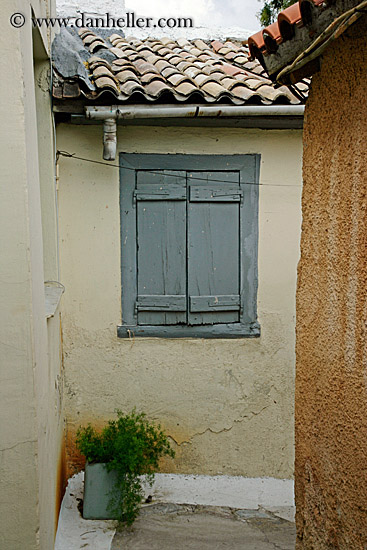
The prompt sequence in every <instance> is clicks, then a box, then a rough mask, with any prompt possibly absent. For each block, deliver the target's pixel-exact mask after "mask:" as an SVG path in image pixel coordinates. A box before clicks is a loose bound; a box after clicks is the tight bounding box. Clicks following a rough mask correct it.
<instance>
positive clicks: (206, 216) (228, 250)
mask: <svg viewBox="0 0 367 550" xmlns="http://www.w3.org/2000/svg"><path fill="white" fill-rule="evenodd" d="M188 193H189V196H188V201H189V202H188V221H187V223H188V238H187V246H188V302H189V304H188V324H189V325H203V324H217V323H236V322H239V320H240V310H241V297H240V205H241V201H242V191H241V188H240V180H239V173H238V172H227V171H226V172H204V171H197V172H188Z"/></svg>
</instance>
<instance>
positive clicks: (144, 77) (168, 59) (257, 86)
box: [54, 29, 300, 105]
mask: <svg viewBox="0 0 367 550" xmlns="http://www.w3.org/2000/svg"><path fill="white" fill-rule="evenodd" d="M65 32H68V31H65ZM78 34H79V37H80V38H78V40H80V41H81V42H82V43H83V44H84V48H86V49H87V50H88V49H89V51H91V52H93V51H94V50H97V49H99V48H103V49H104V50H103V51H104V52H106V53H103V54H102V53H101V54H100V55H92V56H91V57H89V60H88V64H87V65H86V66H87V69H88V71H89V78H90V80H91V84H90V87H89V90H90V91H85V89H86V86H85V85H84V86H81V87H80V88H79V86H78V85H77V86H76V85H75V84H76V82H75V77H74V80H73V82H71V81H70V86H69V88H68V89H67V90H66V93H64V92H62V89H63V84H62V81H61V82H60V75H58V78H59V80H57V82H56V81H55V86H54V96H55V97H58V98H60V97H61V95H62V97H65V98H66V97H72V94H74V96H73V97H78V96H79V95H80V94H81V93H83V94H84V95H85V96H86V97H87V98H89V99H96V97H98V95H99V94H100V93H101V92H102V91H108V92H111V93H113V94H114V95H115V96H116V98H117V100H118V101H120V102H124V101H127V100H129V98H130V97H131V96H132V95H133V94H140V95H141V96H142V97H143V98H145V100H146V101H150V102H151V101H156V100H157V99H158V98H159V97H160V96H161V95H162V94H167V97H168V96H170V101H175V100H177V101H188V100H190V98H191V97H192V96H194V95H195V94H196V97H195V101H201V102H203V103H205V102H208V103H213V102H215V101H219V100H221V99H222V98H223V101H226V102H229V103H231V102H232V103H233V104H236V105H241V104H245V103H246V102H248V101H250V102H254V101H255V102H257V103H259V104H261V103H262V104H264V105H268V104H271V103H274V102H284V103H300V100H299V99H298V98H297V97H295V96H294V95H292V93H291V92H290V91H289V90H288V89H287V88H285V89H284V88H279V89H276V88H275V87H274V86H273V84H272V83H271V82H270V80H269V79H268V78H265V73H264V69H263V67H262V66H261V65H260V63H259V62H258V61H257V60H253V61H249V59H248V56H249V50H248V49H247V47H245V46H243V44H241V43H234V42H231V41H229V40H228V41H226V42H225V43H223V42H221V41H219V40H214V41H211V42H206V41H204V40H202V39H197V40H193V41H189V40H187V39H185V38H182V39H181V38H180V39H177V40H173V39H171V38H162V39H161V40H158V39H152V38H146V39H145V40H138V39H136V38H133V37H122V36H120V35H119V34H118V33H112V34H111V36H109V39H108V41H107V38H106V39H104V38H102V37H100V36H98V35H97V34H96V33H95V32H94V31H90V30H88V29H81V30H80V31H79V32H78ZM106 36H108V35H105V34H104V37H106ZM269 36H270V35H269ZM85 58H86V59H88V55H86V57H85ZM67 82H69V81H68V79H67V78H66V79H65V80H64V85H65V83H67ZM93 82H94V84H95V87H94V86H93ZM64 87H65V86H64ZM93 90H96V91H93ZM139 101H141V100H139Z"/></svg>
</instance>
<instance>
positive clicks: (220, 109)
mask: <svg viewBox="0 0 367 550" xmlns="http://www.w3.org/2000/svg"><path fill="white" fill-rule="evenodd" d="M304 109H305V107H304V105H240V106H238V105H215V106H213V105H150V106H146V105H130V106H122V105H111V106H107V107H105V106H97V107H85V116H86V118H89V119H92V120H100V121H103V122H104V125H103V145H104V147H103V158H104V159H105V160H115V157H116V145H117V144H116V129H117V128H116V121H117V120H119V119H122V120H123V119H139V118H199V117H213V118H219V117H237V118H239V117H283V116H285V117H302V116H303V114H304Z"/></svg>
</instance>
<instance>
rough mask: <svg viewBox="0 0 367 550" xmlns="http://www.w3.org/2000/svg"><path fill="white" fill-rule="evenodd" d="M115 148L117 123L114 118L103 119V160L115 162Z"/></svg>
mask: <svg viewBox="0 0 367 550" xmlns="http://www.w3.org/2000/svg"><path fill="white" fill-rule="evenodd" d="M116 147H117V122H116V118H113V117H108V118H105V119H103V159H104V160H115V158H116Z"/></svg>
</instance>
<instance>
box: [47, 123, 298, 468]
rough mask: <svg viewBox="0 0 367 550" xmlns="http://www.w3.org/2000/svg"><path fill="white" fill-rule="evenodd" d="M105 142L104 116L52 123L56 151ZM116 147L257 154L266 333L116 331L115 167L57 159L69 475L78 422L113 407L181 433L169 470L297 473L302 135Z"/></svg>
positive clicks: (134, 142)
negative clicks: (127, 335)
mask: <svg viewBox="0 0 367 550" xmlns="http://www.w3.org/2000/svg"><path fill="white" fill-rule="evenodd" d="M101 140H102V129H101V126H76V125H67V124H61V125H59V126H58V130H57V144H58V148H59V149H62V150H67V151H70V152H72V153H76V154H77V155H78V156H81V157H86V158H89V159H95V160H98V161H101V160H102V145H101ZM118 149H119V150H120V151H124V152H151V153H169V152H170V153H175V152H178V153H191V154H200V153H203V154H204V153H205V154H232V153H260V154H261V173H260V178H261V183H262V184H263V186H262V187H260V231H259V233H260V241H259V293H258V310H259V320H260V323H261V328H262V335H261V337H260V338H259V339H238V340H201V339H193V340H185V339H179V340H165V339H140V340H139V339H138V338H135V339H134V340H123V339H118V338H117V337H116V326H117V325H118V324H119V323H120V322H121V288H120V234H119V232H120V215H119V170H118V168H115V167H110V166H102V165H98V164H95V165H93V164H89V163H86V162H83V161H78V160H75V159H74V160H73V159H67V158H61V159H60V237H61V276H62V282H63V283H64V284H65V286H66V293H65V297H64V301H63V308H62V318H63V335H64V357H65V407H66V415H67V423H68V453H69V467H70V470H69V471H72V467H73V466H75V464H76V463H77V457H76V456H75V455H74V454H73V443H72V442H73V438H74V436H75V430H76V428H77V427H78V426H79V425H80V424H83V423H86V422H89V421H91V422H95V423H96V424H98V423H100V422H102V421H105V420H106V419H107V418H109V417H111V416H113V415H114V409H115V408H116V407H119V408H121V409H123V410H129V409H131V408H132V407H134V406H136V407H137V408H138V409H142V410H144V411H146V412H147V414H148V415H149V417H151V418H153V419H157V420H159V421H160V422H161V423H162V424H163V426H164V427H165V428H166V429H167V431H168V433H169V434H170V436H171V437H172V439H173V440H174V442H175V448H176V452H177V456H176V459H175V460H174V461H170V462H167V463H166V464H165V466H164V469H165V471H169V472H179V473H201V474H212V475H214V474H222V473H223V474H230V475H244V476H248V477H261V476H273V477H277V478H291V477H292V475H293V443H294V438H293V396H294V391H293V386H294V359H295V358H294V324H295V320H294V314H295V284H296V265H297V261H298V255H299V232H300V217H301V212H300V195H301V155H302V150H301V132H300V131H298V130H294V131H261V130H246V129H197V128H196V129H195V128H192V129H190V128H163V127H161V128H160V127H157V128H154V127H153V128H152V127H150V128H148V127H147V128H144V127H126V128H123V127H120V128H119V131H118ZM117 162H118V161H116V163H117ZM272 184H280V185H278V186H272ZM266 186H268V187H266Z"/></svg>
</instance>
